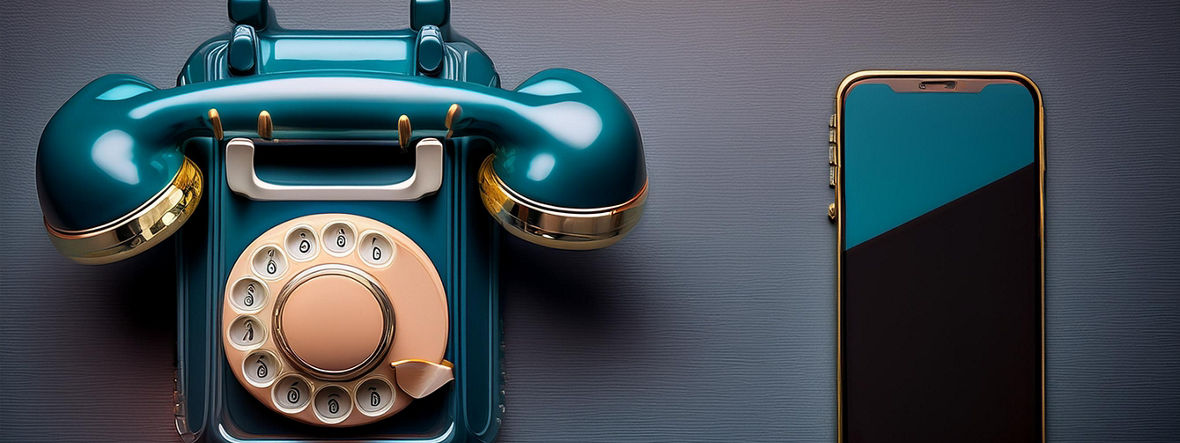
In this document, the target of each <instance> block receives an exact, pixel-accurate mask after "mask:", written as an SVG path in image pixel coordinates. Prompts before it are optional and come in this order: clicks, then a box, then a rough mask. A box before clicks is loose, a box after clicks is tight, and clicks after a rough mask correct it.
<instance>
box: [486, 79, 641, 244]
mask: <svg viewBox="0 0 1180 443" xmlns="http://www.w3.org/2000/svg"><path fill="white" fill-rule="evenodd" d="M516 92H517V93H518V94H519V95H520V96H519V97H518V99H519V100H520V101H521V103H522V104H523V105H524V106H520V107H518V109H513V107H509V108H508V109H505V110H503V111H502V112H512V113H516V114H517V115H519V116H520V117H522V118H523V119H524V120H525V122H527V123H525V124H521V125H520V127H503V126H501V127H497V128H495V130H500V131H502V132H503V133H502V134H501V135H500V137H499V138H498V139H497V137H492V138H493V139H497V142H498V143H499V147H498V148H497V149H496V152H495V154H494V155H492V156H490V157H489V158H488V159H486V160H485V161H484V162H483V164H482V165H481V166H480V170H479V183H480V191H481V192H482V196H483V203H484V207H485V208H486V209H487V210H488V212H490V213H491V214H492V216H493V217H495V219H496V220H497V221H498V222H499V223H500V224H501V225H503V226H504V228H505V229H507V230H508V232H510V233H512V234H513V235H515V236H517V237H519V238H522V239H524V240H527V241H530V242H532V243H536V244H539V245H543V246H548V247H552V248H559V249H575V250H584V249H596V248H602V247H605V246H609V245H611V244H613V243H615V242H616V241H618V240H619V239H621V238H622V237H623V236H624V235H626V234H627V233H628V232H629V231H630V230H631V229H632V228H634V227H635V225H636V224H637V223H638V222H639V218H640V216H641V215H642V213H643V206H644V203H645V201H646V199H647V170H646V166H645V164H644V158H643V141H642V139H641V137H640V134H639V129H638V126H637V125H636V123H635V118H634V117H633V116H632V114H631V111H630V109H628V108H627V105H626V104H624V103H623V101H622V100H621V99H619V97H618V96H616V95H615V94H614V93H613V92H611V90H610V89H608V88H607V87H606V86H604V85H602V84H601V83H599V82H598V81H596V80H594V79H593V78H590V77H589V76H587V75H585V74H581V73H578V72H576V71H571V70H565V69H551V70H547V71H543V72H540V73H538V74H536V75H534V76H533V77H531V78H529V79H528V80H526V81H525V82H524V83H521V85H520V86H519V87H517V88H516ZM528 96H532V97H528ZM464 115H466V114H464ZM479 118H480V117H479V116H473V117H472V119H474V122H472V125H477V126H478V125H480V124H481V123H479ZM486 120H489V121H494V120H495V119H493V118H487V119H486ZM489 131H494V130H492V129H489Z"/></svg>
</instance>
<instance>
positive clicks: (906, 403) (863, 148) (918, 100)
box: [828, 71, 1045, 443]
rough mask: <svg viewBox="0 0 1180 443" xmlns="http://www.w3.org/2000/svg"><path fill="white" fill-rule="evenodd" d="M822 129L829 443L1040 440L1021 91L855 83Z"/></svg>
mask: <svg viewBox="0 0 1180 443" xmlns="http://www.w3.org/2000/svg"><path fill="white" fill-rule="evenodd" d="M830 126H831V128H830V130H831V133H830V137H829V141H830V142H831V145H830V146H829V149H830V151H829V163H830V167H831V168H832V170H831V171H830V184H831V185H833V186H835V188H836V201H835V203H834V204H833V206H831V207H829V211H828V212H829V215H830V216H831V217H832V218H833V219H835V221H836V223H837V228H838V234H837V244H838V254H837V256H838V259H837V284H836V286H837V318H838V320H837V323H838V326H837V329H838V332H837V348H838V351H837V352H838V358H837V360H838V366H839V367H838V370H837V379H838V387H837V395H838V399H837V409H838V412H837V420H838V425H837V427H838V429H837V435H838V437H837V439H838V441H840V442H850V443H851V442H857V443H859V442H934V441H937V442H950V441H954V442H975V441H980V442H1001V441H1002V442H1034V441H1044V439H1045V418H1044V417H1045V415H1044V411H1045V394H1044V392H1045V383H1044V370H1045V363H1044V361H1045V359H1044V348H1045V346H1044V207H1045V205H1044V202H1045V198H1044V188H1045V153H1044V109H1043V107H1042V104H1041V95H1040V92H1039V90H1038V89H1037V87H1036V85H1035V84H1034V83H1033V82H1032V81H1031V80H1029V79H1028V78H1027V77H1025V76H1023V75H1021V74H1018V73H1014V72H955V71H923V72H914V71H863V72H858V73H854V74H852V75H850V76H848V77H846V78H845V79H844V81H843V82H842V83H841V85H840V87H839V89H838V91H837V95H836V114H835V115H834V116H833V117H832V119H831V122H830Z"/></svg>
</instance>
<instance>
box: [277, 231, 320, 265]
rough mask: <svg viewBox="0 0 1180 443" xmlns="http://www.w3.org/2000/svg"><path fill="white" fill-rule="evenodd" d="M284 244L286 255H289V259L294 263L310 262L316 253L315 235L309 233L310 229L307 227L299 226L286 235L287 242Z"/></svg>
mask: <svg viewBox="0 0 1180 443" xmlns="http://www.w3.org/2000/svg"><path fill="white" fill-rule="evenodd" d="M284 243H286V244H285V246H286V247H287V255H290V256H291V259H292V260H295V261H307V260H311V259H312V258H314V257H315V255H316V252H318V250H317V249H318V248H317V247H316V241H315V233H313V232H311V228H308V227H307V226H300V227H298V228H295V229H294V230H292V231H291V232H290V233H289V234H287V240H286V241H285V242H284Z"/></svg>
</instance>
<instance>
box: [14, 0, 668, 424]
mask: <svg viewBox="0 0 1180 443" xmlns="http://www.w3.org/2000/svg"><path fill="white" fill-rule="evenodd" d="M228 7H229V17H230V19H231V21H232V22H233V23H234V26H233V28H232V30H231V31H230V32H229V33H227V34H224V35H221V36H218V37H214V38H212V39H210V40H208V41H206V42H205V43H203V44H201V45H200V46H199V47H198V48H197V50H196V51H195V52H194V53H193V55H192V56H191V57H190V58H189V59H188V62H187V63H186V64H185V66H184V67H183V69H182V70H181V73H180V76H179V77H178V79H177V86H176V87H175V88H171V89H157V88H156V87H154V86H153V85H151V84H149V83H147V82H146V81H143V80H140V79H138V78H136V77H133V76H129V75H108V76H104V77H101V78H99V79H97V80H95V81H94V82H92V83H90V84H89V85H87V86H85V87H84V88H82V90H80V91H79V92H78V93H76V94H75V95H74V96H73V97H72V98H70V99H69V100H68V101H67V102H66V103H65V104H64V105H62V107H61V109H60V110H59V111H58V112H57V113H56V114H55V115H54V116H53V118H52V119H51V120H50V121H49V123H48V124H47V125H46V127H45V130H44V133H43V134H42V137H41V141H40V146H39V149H38V152H37V187H38V193H39V197H40V201H41V208H42V211H43V213H44V216H45V226H46V229H47V231H48V234H49V238H50V240H51V242H52V243H53V244H54V246H55V247H57V248H58V250H59V251H61V252H62V253H63V254H64V255H66V256H68V257H70V258H71V259H73V260H75V261H77V262H80V263H85V264H102V263H109V262H113V261H118V260H123V259H126V258H129V257H131V256H134V255H136V254H138V253H140V252H142V251H144V250H146V249H148V248H151V247H152V246H154V245H156V244H159V243H160V242H162V241H164V240H165V239H169V238H173V239H175V242H176V246H177V251H178V254H177V255H178V278H177V281H178V284H177V293H178V297H179V299H178V307H179V309H178V317H177V319H178V329H179V330H178V334H179V337H180V342H179V347H178V370H177V377H176V404H175V413H176V414H175V415H176V420H177V423H176V424H177V429H178V430H179V431H180V433H181V436H182V438H184V439H185V440H195V439H198V438H205V439H211V440H218V441H244V440H248V441H258V440H272V441H273V440H282V441H288V440H303V439H312V440H322V439H363V440H397V441H490V440H492V439H494V437H495V434H496V431H497V429H498V427H499V423H500V413H501V411H502V408H503V403H502V400H503V398H502V397H503V391H502V387H501V383H500V380H501V376H502V375H501V366H500V359H501V354H500V324H499V305H498V298H499V294H498V282H497V279H496V275H497V267H496V258H497V256H498V248H499V240H498V239H499V236H500V234H499V229H497V228H496V226H497V225H498V226H502V227H503V228H504V229H505V230H507V231H508V232H510V233H512V234H513V235H515V236H517V237H520V238H522V239H525V240H527V241H530V242H533V243H536V244H540V245H543V246H547V247H554V248H562V249H594V248H600V247H604V246H608V245H610V244H612V243H613V242H615V241H617V240H619V239H620V238H622V237H623V236H624V235H625V234H627V233H628V231H630V230H631V229H632V228H633V227H634V226H635V225H636V223H637V222H638V220H639V218H640V214H641V213H642V210H643V206H644V202H645V199H646V195H647V175H646V169H645V165H644V157H643V148H642V141H641V138H640V133H639V130H638V127H637V125H636V122H635V119H634V117H633V116H632V114H631V112H630V110H629V109H628V108H627V106H626V105H625V104H624V103H623V102H622V101H621V100H620V99H619V97H618V96H616V95H615V94H614V93H613V92H611V91H610V90H609V89H608V88H607V87H606V86H604V85H602V84H601V83H599V82H598V81H596V80H594V79H593V78H591V77H589V76H586V75H584V74H580V73H578V72H575V71H570V70H564V69H551V70H545V71H542V72H540V73H538V74H536V75H534V76H533V77H531V78H529V79H528V80H526V81H525V82H523V83H522V84H521V85H520V86H518V87H517V88H516V89H515V90H504V89H500V80H499V76H498V75H497V73H496V71H495V68H494V66H493V64H492V62H491V60H490V59H489V58H488V56H487V55H486V54H485V53H484V52H483V51H482V50H481V49H480V48H479V47H478V46H476V45H475V44H474V43H472V42H470V41H469V40H467V39H465V38H463V37H462V36H461V35H459V34H458V33H457V32H455V30H454V29H452V27H451V26H450V23H449V14H450V5H449V2H448V1H445V0H419V1H411V17H410V25H411V28H410V29H406V30H400V31H304V30H288V29H283V28H281V27H280V26H279V25H278V23H276V20H275V16H274V12H273V10H272V9H271V8H270V7H269V6H268V4H267V2H266V1H265V0H231V1H229V2H228ZM489 214H490V216H489ZM493 220H494V221H493Z"/></svg>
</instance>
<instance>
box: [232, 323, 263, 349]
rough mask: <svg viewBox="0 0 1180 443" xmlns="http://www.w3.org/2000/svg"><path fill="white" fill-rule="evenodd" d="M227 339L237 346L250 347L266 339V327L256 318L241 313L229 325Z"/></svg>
mask: <svg viewBox="0 0 1180 443" xmlns="http://www.w3.org/2000/svg"><path fill="white" fill-rule="evenodd" d="M227 333H228V334H229V341H230V343H233V344H234V346H237V347H239V348H251V347H254V346H258V345H260V344H262V342H263V341H265V340H266V328H263V327H262V323H259V322H258V319H256V318H254V317H251V316H249V315H243V316H241V317H238V318H237V319H235V320H234V322H233V323H231V324H230V325H229V332H227Z"/></svg>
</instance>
